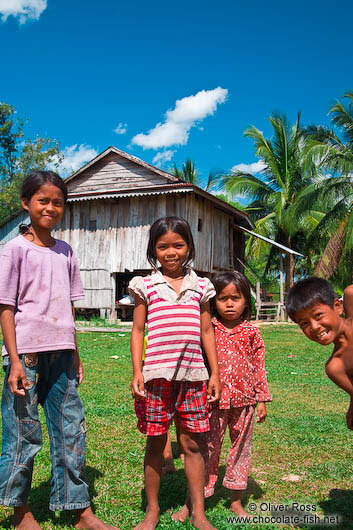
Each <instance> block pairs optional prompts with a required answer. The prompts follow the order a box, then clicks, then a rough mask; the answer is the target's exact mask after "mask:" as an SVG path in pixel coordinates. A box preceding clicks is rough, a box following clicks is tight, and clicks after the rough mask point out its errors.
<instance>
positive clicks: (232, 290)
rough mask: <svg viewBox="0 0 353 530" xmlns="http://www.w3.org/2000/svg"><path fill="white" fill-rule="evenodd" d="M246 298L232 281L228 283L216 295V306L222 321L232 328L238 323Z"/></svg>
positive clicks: (240, 319)
mask: <svg viewBox="0 0 353 530" xmlns="http://www.w3.org/2000/svg"><path fill="white" fill-rule="evenodd" d="M245 304H246V300H245V298H244V296H243V294H242V293H241V292H240V291H238V289H237V288H236V286H235V285H234V283H233V282H231V283H229V284H228V285H226V287H224V288H223V289H222V291H220V292H219V293H218V294H217V295H216V308H217V311H218V314H219V316H220V318H221V321H222V323H223V324H224V325H225V326H226V327H231V328H233V327H234V326H236V325H237V324H239V323H240V322H241V321H242V320H243V319H242V314H243V313H244V309H245Z"/></svg>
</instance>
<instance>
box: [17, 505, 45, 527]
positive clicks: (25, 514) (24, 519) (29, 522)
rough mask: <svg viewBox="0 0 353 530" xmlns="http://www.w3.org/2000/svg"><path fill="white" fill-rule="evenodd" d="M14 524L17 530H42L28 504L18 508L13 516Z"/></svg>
mask: <svg viewBox="0 0 353 530" xmlns="http://www.w3.org/2000/svg"><path fill="white" fill-rule="evenodd" d="M13 522H14V525H15V526H16V528H17V530H42V528H41V527H40V526H39V524H38V523H37V521H36V520H35V518H34V517H33V513H32V512H31V509H30V507H29V506H28V504H24V505H23V506H17V507H16V508H15V510H14V514H13Z"/></svg>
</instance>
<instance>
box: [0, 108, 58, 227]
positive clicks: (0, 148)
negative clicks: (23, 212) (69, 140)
mask: <svg viewBox="0 0 353 530" xmlns="http://www.w3.org/2000/svg"><path fill="white" fill-rule="evenodd" d="M23 128H24V122H23V120H21V119H19V118H18V116H17V113H16V110H15V109H14V107H13V106H11V105H8V104H7V103H0V222H4V221H5V220H6V219H7V218H9V217H11V216H12V215H13V214H14V213H15V212H17V211H18V210H19V208H20V189H21V185H22V181H23V178H24V176H25V175H26V174H27V173H28V172H29V171H30V170H31V169H44V168H45V167H46V166H47V165H48V164H49V163H51V164H53V165H54V166H55V167H58V166H59V164H60V162H61V160H62V157H61V155H60V153H59V144H58V142H57V141H56V140H51V139H49V138H41V137H40V136H36V138H35V139H34V140H32V139H25V134H24V130H23Z"/></svg>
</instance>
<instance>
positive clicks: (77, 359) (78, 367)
mask: <svg viewBox="0 0 353 530" xmlns="http://www.w3.org/2000/svg"><path fill="white" fill-rule="evenodd" d="M74 362H75V366H76V373H77V386H79V385H80V384H81V383H82V381H83V364H82V361H81V358H80V356H79V353H78V351H77V350H76V351H75V353H74Z"/></svg>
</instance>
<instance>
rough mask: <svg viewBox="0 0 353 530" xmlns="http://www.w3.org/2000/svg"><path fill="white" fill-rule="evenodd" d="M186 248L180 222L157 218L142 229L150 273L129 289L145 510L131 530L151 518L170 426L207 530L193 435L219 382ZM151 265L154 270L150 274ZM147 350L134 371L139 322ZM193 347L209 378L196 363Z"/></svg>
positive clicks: (204, 287)
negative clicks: (132, 303)
mask: <svg viewBox="0 0 353 530" xmlns="http://www.w3.org/2000/svg"><path fill="white" fill-rule="evenodd" d="M194 255H195V249H194V242H193V238H192V234H191V230H190V226H189V224H188V223H187V222H186V221H185V220H184V219H182V218H180V217H163V218H161V219H158V221H156V222H155V223H154V224H153V225H152V226H151V230H150V238H149V243H148V248H147V258H148V260H149V262H150V263H151V265H152V267H153V272H152V274H150V275H149V276H146V277H144V278H142V277H135V278H133V279H132V280H131V282H130V285H129V290H130V293H131V294H132V295H133V296H134V298H135V310H134V325H133V329H132V334H131V355H132V363H133V379H132V383H131V390H132V395H133V397H134V398H135V410H136V415H137V418H138V424H137V425H138V429H139V430H140V431H141V432H142V433H144V434H147V437H148V438H147V444H146V455H145V489H146V497H147V510H146V515H145V518H144V519H143V521H141V522H140V523H139V524H138V525H137V527H136V529H137V530H153V529H154V528H155V527H156V525H157V523H158V519H159V505H158V492H159V484H160V477H161V472H162V455H163V449H164V447H165V444H166V439H167V432H168V429H169V426H170V424H171V421H172V420H173V419H174V421H175V422H176V423H177V424H178V427H179V429H180V444H181V447H182V449H183V452H184V454H185V473H186V476H187V479H188V483H189V489H190V497H191V503H192V507H193V508H192V514H191V520H192V523H193V525H194V526H195V527H196V528H200V529H202V530H203V529H205V530H212V528H213V527H212V526H211V524H210V523H209V522H208V521H207V519H206V516H205V512H204V496H203V487H204V462H203V459H202V456H201V453H200V433H203V432H206V431H208V430H209V421H208V414H207V401H209V402H214V401H216V400H218V399H219V394H220V382H219V374H218V365H217V356H216V346H215V339H214V332H213V329H212V324H211V317H210V310H209V300H210V298H212V297H213V296H214V295H215V290H214V288H213V286H212V284H211V282H210V281H209V280H208V279H207V278H200V277H198V276H197V275H196V273H195V272H194V271H193V270H192V269H191V267H190V264H191V262H192V260H193V259H194ZM157 261H158V262H159V263H160V265H161V268H160V269H158V267H157ZM146 322H147V326H148V344H147V348H146V354H145V362H144V366H143V370H142V350H143V340H144V332H145V324H146ZM201 341H202V345H203V347H204V350H205V352H206V355H207V359H208V362H209V365H210V370H211V375H210V377H209V383H208V387H207V389H206V384H205V381H206V380H207V379H208V372H207V370H206V368H205V364H204V361H203V356H202V350H201Z"/></svg>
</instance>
